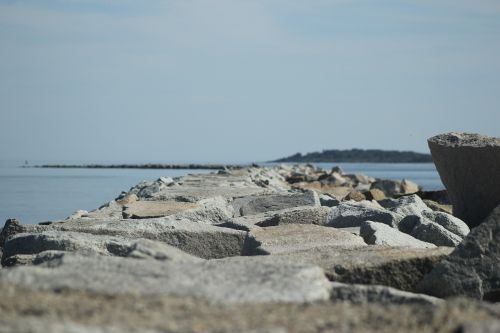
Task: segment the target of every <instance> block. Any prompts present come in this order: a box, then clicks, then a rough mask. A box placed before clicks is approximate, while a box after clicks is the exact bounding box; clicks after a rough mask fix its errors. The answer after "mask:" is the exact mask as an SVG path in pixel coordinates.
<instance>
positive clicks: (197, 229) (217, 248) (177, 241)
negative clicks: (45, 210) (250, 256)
mask: <svg viewBox="0 0 500 333" xmlns="http://www.w3.org/2000/svg"><path fill="white" fill-rule="evenodd" d="M21 227H22V228H21V232H24V233H40V232H44V231H72V232H79V233H87V234H93V235H106V236H118V237H122V238H128V239H136V238H146V239H151V240H154V241H160V242H163V243H166V244H168V245H171V246H174V247H177V248H179V249H180V250H182V251H184V252H187V253H189V254H192V255H194V256H197V257H200V258H204V259H213V258H224V257H228V256H236V255H241V253H242V251H243V248H244V247H245V246H246V245H245V240H246V238H247V233H246V232H244V231H239V230H234V229H229V228H221V227H216V226H212V225H210V224H204V223H195V222H192V221H190V220H186V219H182V218H178V217H177V218H174V217H164V218H155V219H138V220H104V219H97V220H95V219H81V220H69V221H65V222H61V223H53V224H51V225H21Z"/></svg>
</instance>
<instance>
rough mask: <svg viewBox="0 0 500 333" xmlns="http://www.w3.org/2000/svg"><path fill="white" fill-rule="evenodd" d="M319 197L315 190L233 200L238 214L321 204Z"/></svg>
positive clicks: (252, 213)
mask: <svg viewBox="0 0 500 333" xmlns="http://www.w3.org/2000/svg"><path fill="white" fill-rule="evenodd" d="M319 205H320V204H319V197H318V195H317V194H316V192H314V191H305V192H303V193H289V194H270V195H261V196H247V197H243V198H237V199H235V200H234V201H233V202H232V206H233V208H234V211H235V212H236V213H237V215H238V216H246V215H254V214H259V213H265V212H269V211H274V210H282V209H287V208H293V207H299V206H319Z"/></svg>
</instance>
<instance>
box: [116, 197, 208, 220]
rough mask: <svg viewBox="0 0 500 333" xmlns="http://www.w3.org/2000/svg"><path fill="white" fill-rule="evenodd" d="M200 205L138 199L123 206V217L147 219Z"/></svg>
mask: <svg viewBox="0 0 500 333" xmlns="http://www.w3.org/2000/svg"><path fill="white" fill-rule="evenodd" d="M197 207H199V206H198V205H197V204H195V203H191V202H178V201H136V202H133V203H129V204H127V205H126V206H124V208H123V217H124V218H131V219H145V218H155V217H163V216H168V215H174V214H176V213H180V212H183V211H186V210H189V209H195V208H197Z"/></svg>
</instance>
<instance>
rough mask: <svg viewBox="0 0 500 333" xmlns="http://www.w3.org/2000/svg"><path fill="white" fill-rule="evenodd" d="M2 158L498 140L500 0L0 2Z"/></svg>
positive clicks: (138, 157) (213, 155)
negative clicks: (463, 137)
mask: <svg viewBox="0 0 500 333" xmlns="http://www.w3.org/2000/svg"><path fill="white" fill-rule="evenodd" d="M0 45H1V52H0V153H1V155H2V157H1V158H2V159H23V160H24V159H28V160H81V161H94V160H106V161H163V162H219V161H225V162H247V161H262V160H269V159H273V158H277V157H281V156H285V155H290V154H293V153H295V152H308V151H317V150H322V149H330V148H340V149H343V148H354V147H356V148H384V149H401V150H416V151H427V146H426V139H427V138H428V137H430V136H432V135H435V134H437V133H440V132H447V131H470V132H480V133H483V134H487V135H492V136H500V133H499V132H500V126H499V125H498V124H500V3H499V2H497V1H487V0H476V1H465V0H454V1H452V0H446V1H445V0H434V1H426V0H420V1H405V0H400V1H355V0H352V1H350V0H333V1H323V0H317V1H296V0H275V1H272V0H268V1H264V0H253V1H251V0H248V1H240V0H220V1H219V0H211V1H208V0H205V1H203V0H199V1H194V0H182V1H153V0H152V1H128V0H101V1H91V0H90V1H85V0H55V1H41V0H37V1H1V0H0Z"/></svg>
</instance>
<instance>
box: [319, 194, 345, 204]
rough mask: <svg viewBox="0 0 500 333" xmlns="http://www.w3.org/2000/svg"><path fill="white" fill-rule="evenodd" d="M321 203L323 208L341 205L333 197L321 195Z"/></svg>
mask: <svg viewBox="0 0 500 333" xmlns="http://www.w3.org/2000/svg"><path fill="white" fill-rule="evenodd" d="M319 202H320V204H321V206H325V207H335V206H337V205H338V204H339V203H340V201H339V200H337V199H335V198H334V197H332V196H330V195H328V194H321V195H320V196H319Z"/></svg>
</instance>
